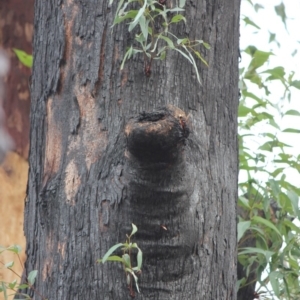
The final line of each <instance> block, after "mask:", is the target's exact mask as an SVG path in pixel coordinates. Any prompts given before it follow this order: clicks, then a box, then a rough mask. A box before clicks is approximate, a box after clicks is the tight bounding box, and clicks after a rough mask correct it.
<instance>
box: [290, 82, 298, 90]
mask: <svg viewBox="0 0 300 300" xmlns="http://www.w3.org/2000/svg"><path fill="white" fill-rule="evenodd" d="M290 85H291V86H293V87H294V88H296V89H298V90H300V80H294V81H292V82H291V83H290Z"/></svg>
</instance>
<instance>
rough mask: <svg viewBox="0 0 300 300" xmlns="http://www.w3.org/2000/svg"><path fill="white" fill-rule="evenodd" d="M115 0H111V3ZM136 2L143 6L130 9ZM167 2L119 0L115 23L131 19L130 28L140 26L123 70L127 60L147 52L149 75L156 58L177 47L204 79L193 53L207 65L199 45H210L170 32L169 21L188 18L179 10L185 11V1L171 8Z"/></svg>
mask: <svg viewBox="0 0 300 300" xmlns="http://www.w3.org/2000/svg"><path fill="white" fill-rule="evenodd" d="M113 1H114V0H110V5H111V4H112V3H113ZM133 2H137V4H138V5H139V7H140V8H139V9H135V8H136V6H135V7H133V8H131V9H128V6H129V4H131V3H133ZM166 2H167V1H166V0H159V1H155V0H127V1H124V0H119V4H118V6H117V11H116V15H115V19H114V22H113V25H112V26H115V25H117V24H120V23H122V22H124V21H127V20H130V22H129V23H128V24H127V25H128V31H129V32H131V31H132V30H133V29H134V28H136V27H137V26H138V27H139V30H138V32H137V33H136V34H135V45H131V46H130V47H129V48H128V49H127V51H126V53H125V55H124V57H123V61H122V63H121V70H122V69H123V68H124V64H125V62H126V61H127V60H129V59H130V58H131V57H133V56H135V55H136V54H138V53H141V54H143V56H144V72H145V75H146V76H148V77H149V76H150V75H151V67H152V62H153V60H164V59H165V58H166V53H167V51H168V50H174V51H177V52H178V53H180V54H181V55H182V56H183V57H184V58H185V59H187V60H188V62H189V63H190V64H192V66H193V68H194V70H195V72H196V75H197V80H198V81H199V83H201V80H200V75H199V70H198V67H197V65H196V61H195V59H194V56H195V57H196V58H198V59H199V60H200V61H202V62H203V63H204V64H205V65H206V66H208V64H207V62H206V60H205V59H204V58H203V56H202V54H201V53H200V52H199V51H198V50H196V48H197V47H198V46H200V45H202V46H204V47H205V48H206V49H210V46H209V45H208V44H207V43H205V42H204V41H203V40H190V39H189V38H187V37H185V38H178V37H177V36H176V35H175V34H173V33H172V32H170V25H172V24H176V23H179V22H181V21H183V22H184V23H186V18H185V17H184V16H183V15H182V14H180V12H183V11H184V6H185V2H186V1H185V0H180V1H179V6H176V7H174V8H168V7H167V5H166ZM136 45H137V46H136Z"/></svg>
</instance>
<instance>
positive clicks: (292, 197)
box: [287, 190, 300, 217]
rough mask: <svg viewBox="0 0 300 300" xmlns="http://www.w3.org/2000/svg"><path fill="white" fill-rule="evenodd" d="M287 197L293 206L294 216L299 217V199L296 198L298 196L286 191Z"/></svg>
mask: <svg viewBox="0 0 300 300" xmlns="http://www.w3.org/2000/svg"><path fill="white" fill-rule="evenodd" d="M287 196H288V198H289V199H290V201H291V203H292V205H293V208H294V211H295V213H296V215H297V216H298V217H300V216H299V197H298V195H297V194H296V193H295V192H294V191H292V190H289V191H287Z"/></svg>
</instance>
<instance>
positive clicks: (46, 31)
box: [25, 0, 240, 300]
mask: <svg viewBox="0 0 300 300" xmlns="http://www.w3.org/2000/svg"><path fill="white" fill-rule="evenodd" d="M108 2H109V1H106V0H77V1H66V0H48V1H44V0H36V4H35V25H34V27H35V37H34V67H33V77H32V108H31V146H30V172H29V184H28V197H27V201H26V224H25V232H26V237H27V243H28V244H27V262H26V270H27V272H29V271H31V270H32V269H37V270H38V271H39V272H38V277H37V281H36V290H38V291H39V293H40V294H42V295H44V297H46V298H47V299H71V300H75V299H80V300H81V299H91V300H93V299H97V300H98V299H107V300H108V299H114V300H117V299H120V300H124V299H130V296H129V292H128V289H127V286H126V279H125V276H124V273H123V271H122V268H121V266H119V265H114V264H112V263H106V264H104V265H97V264H96V260H97V259H98V258H100V257H102V256H103V255H104V253H105V252H106V251H107V250H108V249H109V248H110V247H111V246H112V245H114V244H116V243H117V242H123V241H124V240H125V234H126V233H129V232H130V230H131V223H132V222H133V223H135V224H136V225H137V227H138V229H139V231H138V233H137V235H136V237H135V241H136V242H137V243H138V245H139V247H140V248H141V249H142V250H143V253H144V262H143V273H142V274H141V275H140V278H139V280H140V288H141V293H140V294H137V295H136V299H160V300H162V299H178V300H183V299H212V300H216V299H235V298H236V288H235V285H236V254H237V252H236V199H237V174H238V155H237V107H238V40H239V4H240V3H239V2H240V1H239V0H233V1H229V2H228V1H225V0H219V1H205V0H199V1H187V5H186V17H187V19H188V23H187V25H186V27H184V26H183V25H180V26H178V27H174V30H175V31H176V32H177V34H178V35H179V36H180V37H183V36H185V35H188V36H189V37H190V38H191V39H193V38H202V39H203V40H205V41H206V42H208V43H209V44H210V45H211V50H210V51H207V52H205V53H204V56H205V57H206V58H207V60H208V62H209V68H206V67H203V66H201V65H200V64H199V67H200V72H201V74H202V86H200V85H199V83H198V82H197V79H196V75H195V73H194V72H193V70H192V67H191V66H190V65H189V64H187V62H186V60H185V59H184V58H183V57H181V56H179V55H177V53H168V55H167V59H166V61H163V62H158V63H156V62H155V63H154V64H153V66H152V74H151V76H150V77H147V76H145V75H144V66H143V57H137V58H135V59H133V60H131V61H130V62H129V63H128V64H127V65H126V68H125V70H124V71H123V72H120V63H121V60H122V57H123V54H124V52H125V50H126V47H127V46H129V45H130V43H131V41H132V38H133V37H132V36H130V34H129V33H128V32H127V29H126V28H124V27H122V26H118V27H116V28H114V31H113V32H112V30H111V28H110V27H111V25H112V23H113V17H114V14H115V9H116V5H117V1H115V3H114V5H113V6H112V7H109V5H108ZM174 3H175V1H174ZM174 3H173V4H174ZM176 28H177V29H176ZM187 114H191V120H192V126H190V127H189V125H186V124H188V122H187ZM161 225H163V226H164V227H166V228H167V230H164V229H163V228H162V227H161ZM37 298H38V297H36V299H37Z"/></svg>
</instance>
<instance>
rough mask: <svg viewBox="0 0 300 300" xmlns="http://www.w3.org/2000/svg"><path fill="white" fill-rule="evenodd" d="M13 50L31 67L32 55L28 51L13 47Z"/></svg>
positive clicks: (25, 64) (20, 59) (22, 61)
mask: <svg viewBox="0 0 300 300" xmlns="http://www.w3.org/2000/svg"><path fill="white" fill-rule="evenodd" d="M13 51H14V52H15V54H16V55H17V57H18V59H19V61H20V62H21V63H22V64H23V65H24V66H26V67H28V68H31V67H32V63H33V58H32V55H30V54H27V53H26V52H24V51H22V50H19V49H16V48H13Z"/></svg>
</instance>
